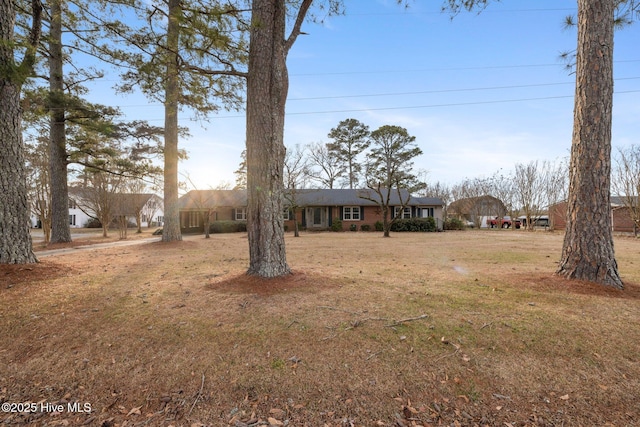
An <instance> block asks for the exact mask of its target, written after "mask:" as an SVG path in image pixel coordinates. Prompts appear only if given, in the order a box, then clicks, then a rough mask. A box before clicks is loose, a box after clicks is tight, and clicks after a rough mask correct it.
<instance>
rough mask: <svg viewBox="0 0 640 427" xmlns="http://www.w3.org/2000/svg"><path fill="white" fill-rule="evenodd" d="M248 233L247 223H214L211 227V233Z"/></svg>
mask: <svg viewBox="0 0 640 427" xmlns="http://www.w3.org/2000/svg"><path fill="white" fill-rule="evenodd" d="M244 231H247V222H246V221H214V222H212V223H211V225H209V233H238V232H244Z"/></svg>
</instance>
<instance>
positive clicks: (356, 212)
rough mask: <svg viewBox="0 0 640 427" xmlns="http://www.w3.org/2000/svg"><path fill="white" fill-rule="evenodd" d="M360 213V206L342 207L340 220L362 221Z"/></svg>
mask: <svg viewBox="0 0 640 427" xmlns="http://www.w3.org/2000/svg"><path fill="white" fill-rule="evenodd" d="M347 209H348V211H347ZM361 213H362V211H361V209H360V206H343V207H342V220H343V221H361V220H362V215H361ZM347 216H348V217H347Z"/></svg>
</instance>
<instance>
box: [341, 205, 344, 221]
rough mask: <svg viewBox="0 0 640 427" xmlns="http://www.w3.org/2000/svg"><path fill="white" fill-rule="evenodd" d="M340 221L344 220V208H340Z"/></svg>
mask: <svg viewBox="0 0 640 427" xmlns="http://www.w3.org/2000/svg"><path fill="white" fill-rule="evenodd" d="M340 219H341V220H344V206H340Z"/></svg>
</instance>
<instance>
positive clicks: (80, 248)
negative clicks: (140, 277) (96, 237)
mask: <svg viewBox="0 0 640 427" xmlns="http://www.w3.org/2000/svg"><path fill="white" fill-rule="evenodd" d="M85 236H86V235H85ZM159 241H160V237H159V236H156V237H148V238H146V239H135V240H117V241H114V242H106V243H96V244H87V245H83V246H75V247H73V248H60V249H51V250H48V251H47V250H45V251H38V252H36V253H35V254H36V257H38V259H40V258H46V257H49V256H54V255H64V254H67V253H69V252H78V251H86V250H89V249H102V248H115V247H120V246H133V245H142V244H145V243H151V242H159Z"/></svg>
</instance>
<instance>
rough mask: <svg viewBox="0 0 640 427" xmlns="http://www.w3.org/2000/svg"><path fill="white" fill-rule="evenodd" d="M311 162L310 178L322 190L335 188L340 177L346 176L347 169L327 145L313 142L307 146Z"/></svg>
mask: <svg viewBox="0 0 640 427" xmlns="http://www.w3.org/2000/svg"><path fill="white" fill-rule="evenodd" d="M307 153H308V160H309V178H310V179H312V180H313V181H315V182H317V183H319V184H320V186H321V187H322V188H334V187H335V184H336V181H337V180H338V178H339V177H341V176H342V175H344V173H345V170H346V169H345V167H344V165H343V164H342V162H341V161H340V160H339V159H338V158H337V157H336V155H335V154H334V153H333V152H332V151H330V150H329V149H328V147H327V144H323V143H321V142H313V143H311V144H309V145H308V146H307Z"/></svg>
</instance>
